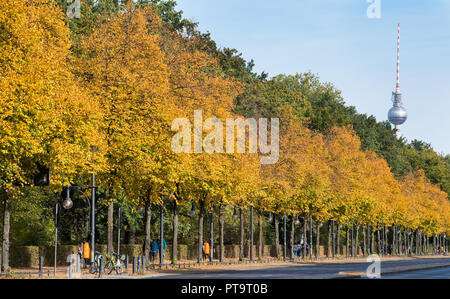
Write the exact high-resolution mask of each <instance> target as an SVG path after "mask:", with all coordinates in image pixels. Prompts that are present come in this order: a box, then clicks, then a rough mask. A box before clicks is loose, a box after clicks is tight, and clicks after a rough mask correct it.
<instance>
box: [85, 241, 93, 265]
mask: <svg viewBox="0 0 450 299" xmlns="http://www.w3.org/2000/svg"><path fill="white" fill-rule="evenodd" d="M90 258H91V246H89V243H88V242H86V240H84V241H83V259H84V265H85V267H86V265H87V264H88V262H89V260H90Z"/></svg>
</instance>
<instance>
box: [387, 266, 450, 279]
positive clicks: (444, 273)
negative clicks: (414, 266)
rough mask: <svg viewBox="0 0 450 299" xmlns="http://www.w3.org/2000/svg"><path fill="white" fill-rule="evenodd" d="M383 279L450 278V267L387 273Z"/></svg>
mask: <svg viewBox="0 0 450 299" xmlns="http://www.w3.org/2000/svg"><path fill="white" fill-rule="evenodd" d="M381 278H382V279H450V267H448V268H438V269H428V270H419V271H412V272H404V273H398V274H391V275H385V276H382V277H381Z"/></svg>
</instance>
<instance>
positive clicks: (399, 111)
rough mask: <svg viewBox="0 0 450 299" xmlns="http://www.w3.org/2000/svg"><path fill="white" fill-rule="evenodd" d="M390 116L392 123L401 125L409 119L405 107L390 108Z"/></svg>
mask: <svg viewBox="0 0 450 299" xmlns="http://www.w3.org/2000/svg"><path fill="white" fill-rule="evenodd" d="M388 118H389V121H390V122H391V123H392V124H394V125H396V126H400V125H403V124H404V123H405V122H406V120H407V119H408V113H407V112H406V109H405V108H403V107H397V106H394V107H392V108H391V110H389V114H388Z"/></svg>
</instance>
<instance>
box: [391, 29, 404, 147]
mask: <svg viewBox="0 0 450 299" xmlns="http://www.w3.org/2000/svg"><path fill="white" fill-rule="evenodd" d="M392 101H393V104H394V106H393V107H392V108H391V110H389V114H388V118H389V121H390V122H391V123H392V124H393V125H394V126H395V132H396V133H395V135H396V136H397V138H399V139H400V138H401V132H400V126H401V125H403V124H404V123H405V122H406V120H407V119H408V113H407V112H406V109H405V108H404V107H403V103H402V93H401V91H400V23H399V24H398V35H397V87H396V88H395V92H393V93H392Z"/></svg>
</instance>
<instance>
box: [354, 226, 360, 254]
mask: <svg viewBox="0 0 450 299" xmlns="http://www.w3.org/2000/svg"><path fill="white" fill-rule="evenodd" d="M355 252H356V256H358V255H359V225H358V223H357V224H356V237H355Z"/></svg>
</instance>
